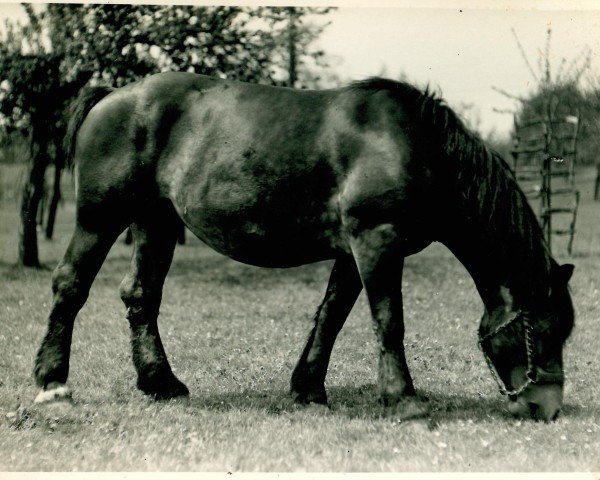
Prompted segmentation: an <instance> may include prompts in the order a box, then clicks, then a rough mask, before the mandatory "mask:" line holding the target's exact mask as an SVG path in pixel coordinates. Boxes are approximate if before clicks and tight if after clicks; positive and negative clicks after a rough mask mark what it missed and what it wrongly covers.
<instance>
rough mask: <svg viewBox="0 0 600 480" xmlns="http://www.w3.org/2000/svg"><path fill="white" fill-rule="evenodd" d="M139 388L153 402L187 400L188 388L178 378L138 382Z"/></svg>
mask: <svg viewBox="0 0 600 480" xmlns="http://www.w3.org/2000/svg"><path fill="white" fill-rule="evenodd" d="M138 388H139V389H140V390H141V391H142V392H144V393H145V394H146V395H148V396H150V397H151V398H152V399H153V400H158V401H164V400H174V399H183V398H187V397H189V395H190V391H189V390H188V388H187V387H186V386H185V385H184V384H183V383H182V382H180V381H179V380H178V379H177V378H176V377H172V378H170V379H169V380H167V381H165V380H164V379H163V380H162V381H156V380H154V381H151V382H138Z"/></svg>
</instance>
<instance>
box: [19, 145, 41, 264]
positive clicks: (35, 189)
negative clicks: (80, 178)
mask: <svg viewBox="0 0 600 480" xmlns="http://www.w3.org/2000/svg"><path fill="white" fill-rule="evenodd" d="M47 166H48V155H47V153H46V150H45V148H44V147H43V146H41V145H35V146H32V148H31V158H30V160H29V175H28V176H27V181H26V182H25V185H23V195H22V200H21V224H20V225H19V264H20V265H23V266H25V267H34V268H39V267H40V260H39V257H38V245H37V231H36V229H37V222H36V219H37V210H38V205H39V203H40V199H41V198H42V194H43V192H44V175H45V173H46V168H47Z"/></svg>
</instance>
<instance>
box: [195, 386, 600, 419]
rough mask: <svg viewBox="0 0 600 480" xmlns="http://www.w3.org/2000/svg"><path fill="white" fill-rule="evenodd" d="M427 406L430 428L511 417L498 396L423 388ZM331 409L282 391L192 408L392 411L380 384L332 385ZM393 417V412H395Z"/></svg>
mask: <svg viewBox="0 0 600 480" xmlns="http://www.w3.org/2000/svg"><path fill="white" fill-rule="evenodd" d="M419 395H420V396H422V397H424V398H425V399H426V404H427V406H428V415H427V417H426V418H427V420H428V422H429V425H430V427H433V428H434V427H435V425H437V424H440V423H450V422H453V421H459V420H463V421H467V420H471V421H473V422H487V421H493V420H500V421H510V420H512V418H513V417H512V416H511V415H510V413H509V412H508V411H507V409H506V400H505V398H503V397H500V396H498V398H491V397H481V396H472V395H468V394H463V395H454V394H446V393H439V392H435V393H434V392H428V391H420V392H419ZM328 399H329V409H328V410H325V409H324V408H323V409H314V408H311V407H309V408H306V407H302V406H298V405H297V404H295V403H294V402H293V400H292V398H291V396H290V395H289V394H287V393H286V392H284V391H280V390H247V391H243V392H240V393H235V394H231V393H229V394H219V395H202V394H200V395H197V396H196V395H194V396H193V397H192V398H191V399H190V401H189V406H190V407H191V408H197V409H199V410H213V411H217V412H228V411H232V410H241V411H248V410H258V411H263V412H266V413H268V414H270V415H285V414H295V413H302V412H310V413H317V414H320V413H325V412H326V414H327V415H333V416H342V417H345V418H348V419H372V420H375V419H380V418H385V417H389V416H390V414H389V412H388V411H387V410H386V409H384V407H383V406H382V405H380V404H379V402H378V401H377V387H376V385H374V384H366V385H358V386H346V387H331V388H329V389H328ZM598 415H600V408H599V407H598V406H593V407H582V406H580V405H573V404H565V405H564V406H563V411H562V416H564V417H569V418H597V417H598ZM391 417H392V418H393V417H394V415H393V414H392V415H391Z"/></svg>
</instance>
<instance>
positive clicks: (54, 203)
mask: <svg viewBox="0 0 600 480" xmlns="http://www.w3.org/2000/svg"><path fill="white" fill-rule="evenodd" d="M61 174H62V164H61V162H60V161H59V160H58V158H57V159H55V161H54V185H53V188H52V200H50V206H49V207H48V222H47V223H46V238H47V239H48V240H52V236H53V235H54V222H55V221H56V210H57V209H58V203H59V202H60V177H61Z"/></svg>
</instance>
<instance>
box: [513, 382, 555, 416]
mask: <svg viewBox="0 0 600 480" xmlns="http://www.w3.org/2000/svg"><path fill="white" fill-rule="evenodd" d="M562 402H563V384H562V381H560V382H548V381H546V382H543V383H532V384H530V385H529V386H527V388H526V389H525V390H523V392H522V393H521V394H520V395H519V396H518V397H516V398H514V397H513V398H511V399H510V401H509V404H508V411H509V412H510V413H511V414H512V415H514V416H515V417H520V418H532V419H534V420H537V421H544V422H551V421H553V420H556V418H557V417H558V414H559V413H560V409H561V407H562Z"/></svg>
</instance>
